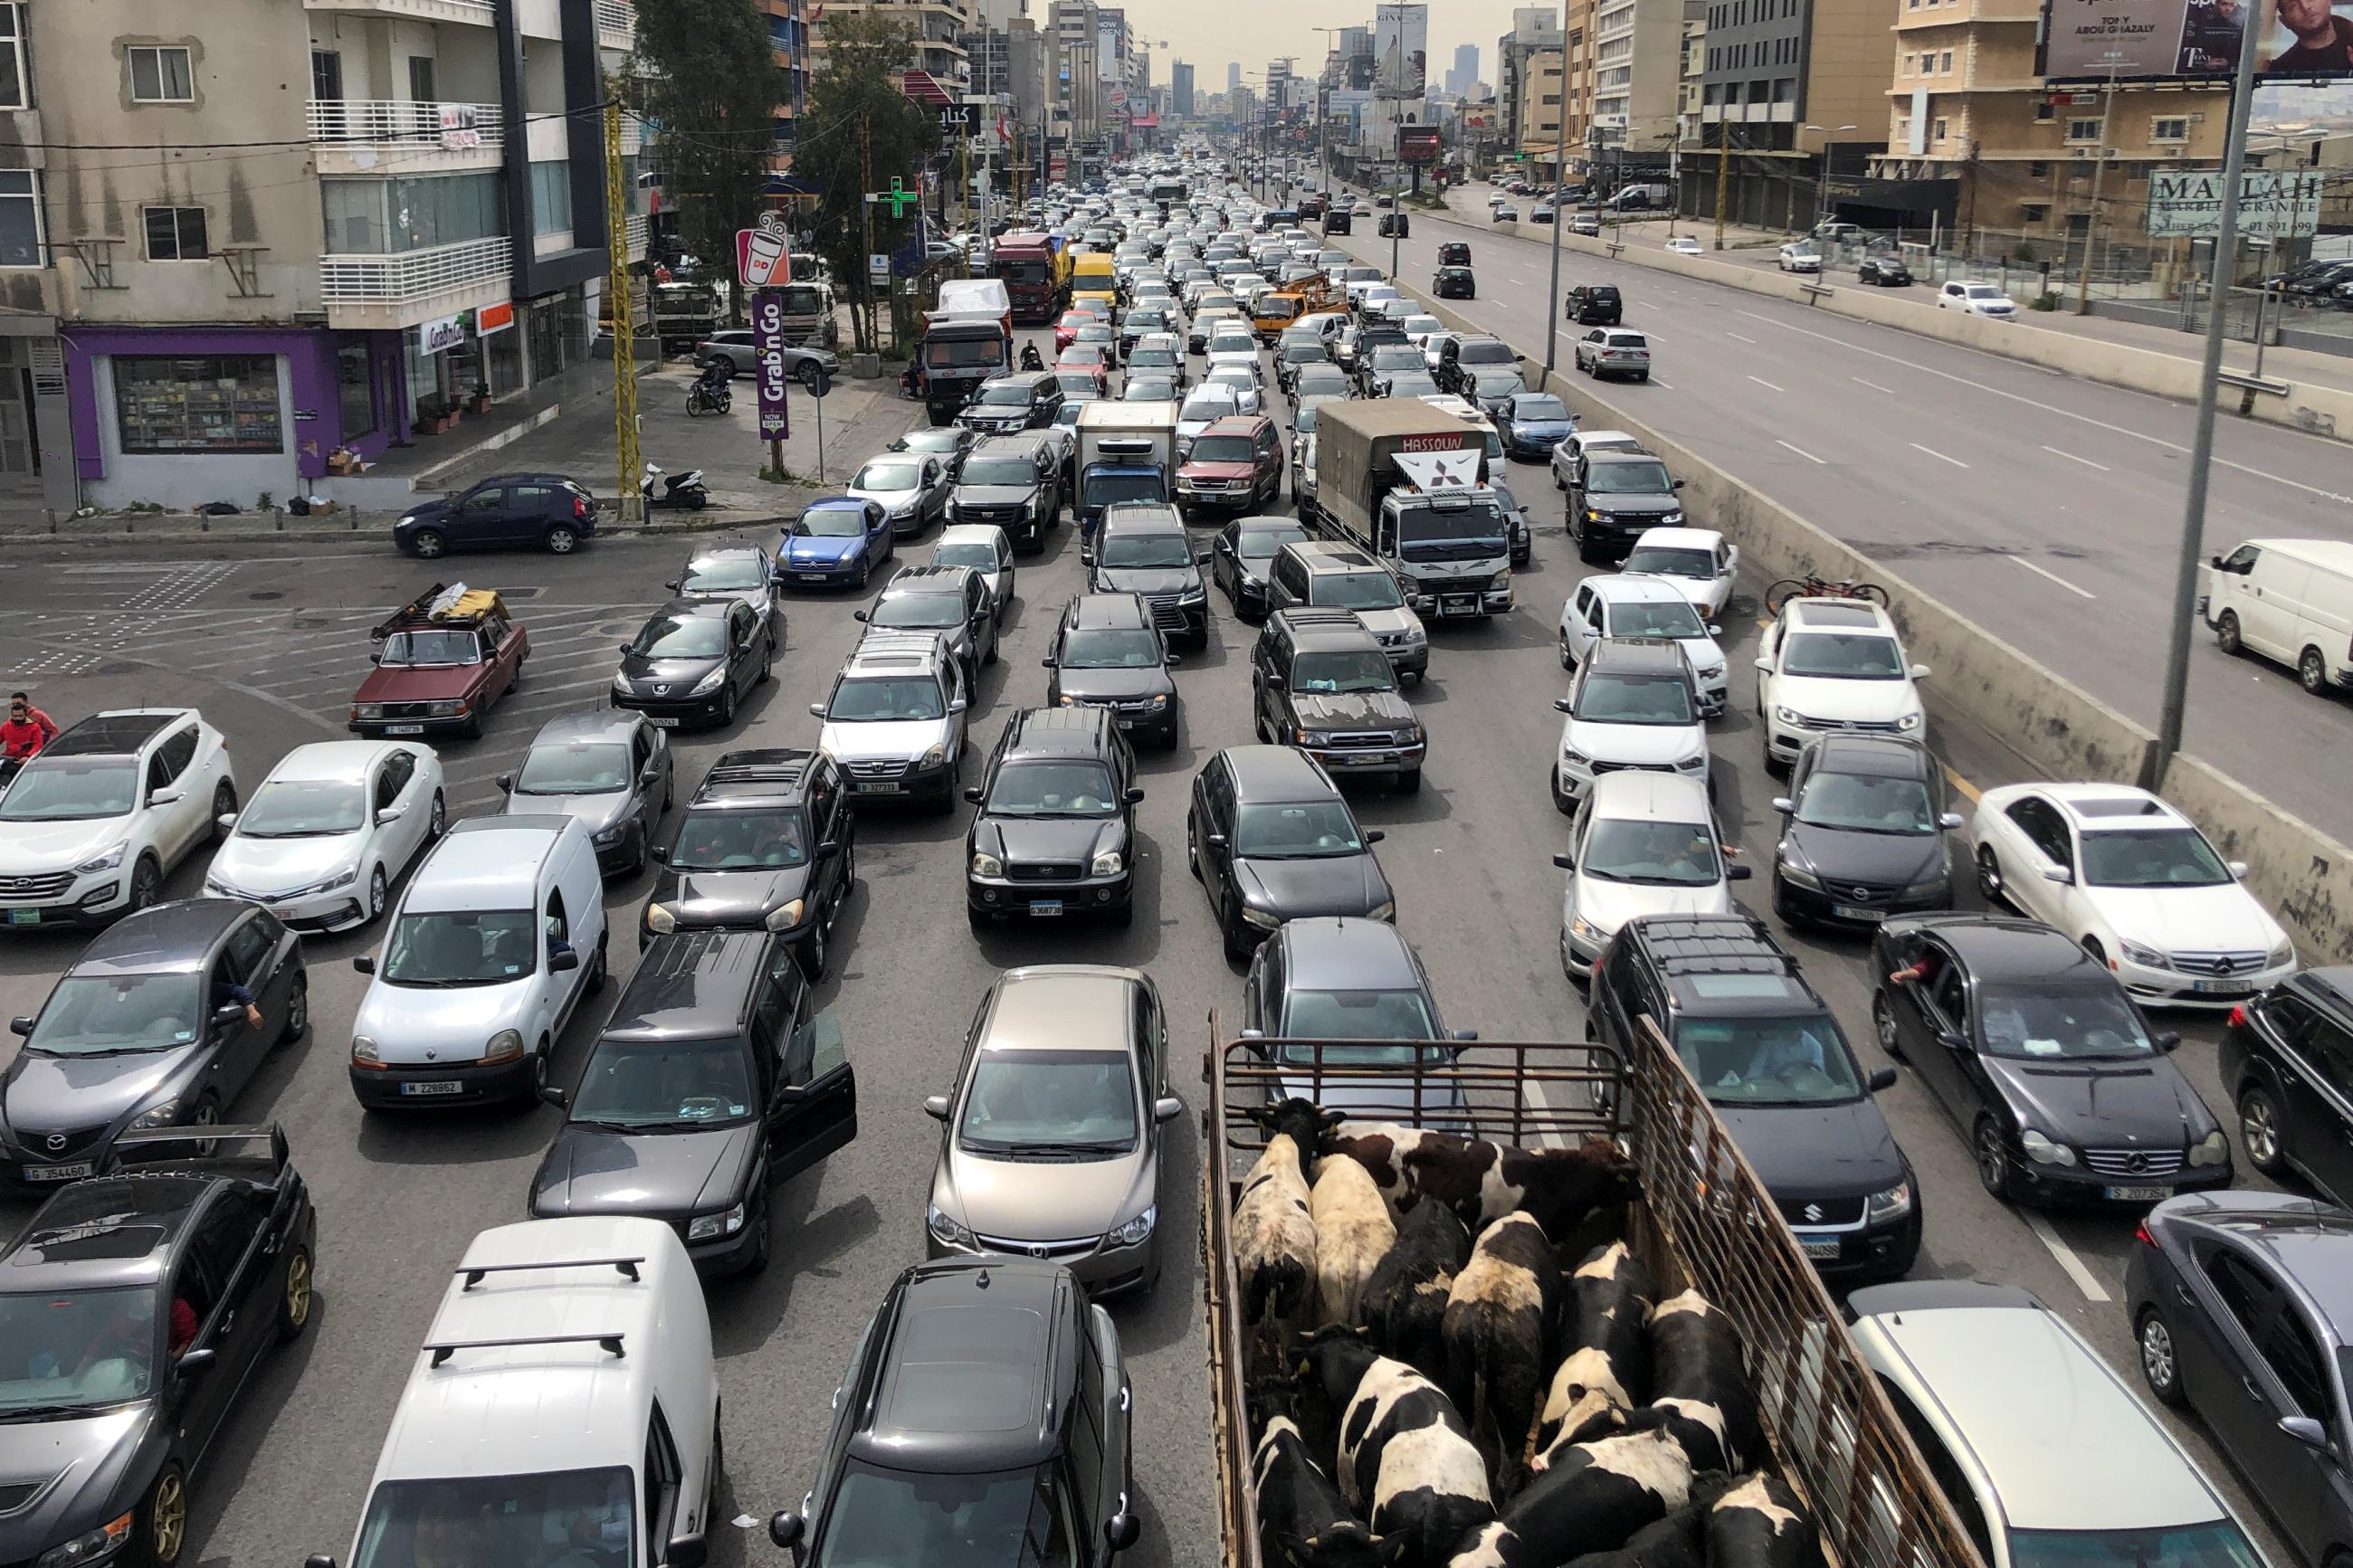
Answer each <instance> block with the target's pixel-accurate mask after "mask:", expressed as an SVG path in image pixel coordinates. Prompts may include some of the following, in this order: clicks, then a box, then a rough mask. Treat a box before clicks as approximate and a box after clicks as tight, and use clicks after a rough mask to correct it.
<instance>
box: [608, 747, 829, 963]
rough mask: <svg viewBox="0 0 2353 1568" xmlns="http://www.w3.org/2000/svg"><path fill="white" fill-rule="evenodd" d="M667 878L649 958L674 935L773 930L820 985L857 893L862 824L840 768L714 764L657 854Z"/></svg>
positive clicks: (815, 762)
mask: <svg viewBox="0 0 2353 1568" xmlns="http://www.w3.org/2000/svg"><path fill="white" fill-rule="evenodd" d="M654 858H655V859H657V860H659V861H660V862H661V866H662V871H661V875H660V876H659V877H657V878H655V879H654V885H653V890H652V891H651V892H650V893H649V894H648V895H647V897H646V906H645V913H644V915H643V916H642V917H641V918H640V921H639V924H638V948H639V949H640V950H641V951H642V950H643V949H644V948H645V946H646V945H647V943H648V942H650V941H651V940H652V939H653V938H654V937H655V936H657V935H659V934H662V933H664V932H669V931H694V930H697V929H702V928H708V927H714V926H715V927H721V928H724V929H728V930H733V931H773V932H775V933H776V935H778V936H781V937H782V938H784V939H785V940H786V942H790V943H792V944H793V948H794V951H795V952H797V953H798V954H799V955H800V961H801V967H802V968H804V969H806V970H807V971H808V974H809V978H810V979H812V980H815V979H817V978H818V977H819V976H821V975H823V974H824V973H825V954H826V945H827V944H828V942H831V941H832V940H833V928H834V925H835V923H836V922H837V921H839V920H840V919H841V910H842V906H843V905H845V904H847V903H848V902H849V894H850V889H853V888H855V887H856V886H857V885H858V819H857V818H856V817H855V816H853V815H851V813H850V811H849V805H848V804H847V802H846V799H845V791H844V790H843V787H842V777H841V765H840V764H839V763H836V762H835V761H834V760H833V759H832V758H831V757H829V756H827V755H826V754H825V753H824V752H804V751H798V750H793V749H789V748H784V747H778V748H776V749H775V750H769V751H756V752H727V753H726V754H724V755H723V756H722V757H721V758H720V759H719V760H718V761H717V762H715V763H712V764H711V771H710V772H709V773H705V774H703V775H702V784H699V785H697V786H696V788H695V791H694V798H693V799H692V800H691V801H689V802H687V805H686V812H685V815H684V816H681V817H680V818H679V823H678V836H677V837H676V838H675V839H674V840H673V841H672V842H671V844H670V847H669V848H667V849H656V850H655V851H654Z"/></svg>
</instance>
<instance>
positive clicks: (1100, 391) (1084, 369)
mask: <svg viewBox="0 0 2353 1568" xmlns="http://www.w3.org/2000/svg"><path fill="white" fill-rule="evenodd" d="M1064 371H1075V372H1077V373H1079V374H1082V375H1092V376H1093V377H1094V378H1095V395H1096V396H1098V397H1108V396H1110V395H1111V352H1110V351H1109V350H1108V349H1106V348H1104V347H1103V345H1102V344H1101V343H1072V344H1071V346H1070V347H1069V348H1067V349H1064V350H1063V351H1062V357H1061V358H1060V359H1058V360H1056V361H1055V362H1054V374H1056V375H1060V374H1062V372H1064ZM1069 385H1070V384H1069V383H1068V382H1065V383H1063V386H1064V389H1065V390H1067V389H1068V387H1069Z"/></svg>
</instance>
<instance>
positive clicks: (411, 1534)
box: [352, 1345, 638, 1568]
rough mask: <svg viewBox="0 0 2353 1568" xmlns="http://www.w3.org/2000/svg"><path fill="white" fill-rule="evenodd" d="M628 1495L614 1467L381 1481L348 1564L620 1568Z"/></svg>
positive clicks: (629, 1516) (630, 1503) (356, 1567)
mask: <svg viewBox="0 0 2353 1568" xmlns="http://www.w3.org/2000/svg"><path fill="white" fill-rule="evenodd" d="M574 1348H575V1350H577V1351H583V1352H594V1351H595V1349H596V1347H594V1346H590V1345H582V1346H576V1347H574ZM510 1353H512V1352H510ZM596 1353H602V1352H596ZM634 1496H635V1493H634V1489H633V1488H632V1486H631V1484H630V1476H629V1471H628V1468H627V1467H626V1466H621V1465H616V1466H612V1467H610V1468H604V1469H593V1470H543V1471H539V1472H537V1473H533V1474H527V1475H519V1476H467V1477H462V1478H455V1477H453V1478H450V1479H438V1480H426V1481H385V1482H382V1483H380V1484H379V1485H378V1486H377V1487H376V1489H375V1495H374V1496H372V1497H370V1498H369V1499H368V1507H367V1517H366V1518H364V1519H363V1520H362V1521H360V1535H359V1543H358V1544H357V1545H356V1546H355V1547H353V1550H352V1568H431V1565H433V1564H438V1563H468V1564H471V1563H544V1564H547V1565H548V1568H555V1565H556V1564H562V1565H563V1568H588V1565H590V1564H607V1563H629V1562H632V1561H634V1560H635V1559H634V1557H633V1555H632V1552H631V1547H630V1542H633V1541H635V1540H636V1539H637V1535H638V1527H637V1512H636V1507H635V1503H634Z"/></svg>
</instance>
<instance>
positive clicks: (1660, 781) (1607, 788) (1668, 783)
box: [1588, 768, 1715, 824]
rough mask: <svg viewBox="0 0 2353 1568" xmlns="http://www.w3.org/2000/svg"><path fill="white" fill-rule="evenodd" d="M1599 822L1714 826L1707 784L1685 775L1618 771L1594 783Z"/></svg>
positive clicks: (1595, 813)
mask: <svg viewBox="0 0 2353 1568" xmlns="http://www.w3.org/2000/svg"><path fill="white" fill-rule="evenodd" d="M1588 799H1589V800H1591V802H1592V803H1593V804H1592V812H1593V816H1594V819H1595V820H1596V821H1599V820H1600V819H1602V818H1604V817H1607V818H1609V819H1611V820H1613V821H1621V822H1691V823H1699V824H1711V823H1713V822H1714V821H1715V813H1714V812H1712V811H1711V810H1710V809H1709V808H1708V804H1707V785H1705V784H1703V783H1701V782H1700V781H1699V780H1698V779H1695V778H1693V777H1691V776H1689V775H1688V774H1684V773H1661V772H1659V771H1658V770H1656V769H1653V768H1619V769H1616V770H1614V771H1612V772H1609V773H1603V774H1601V775H1600V776H1599V777H1598V778H1596V779H1595V780H1594V781H1593V787H1592V791H1591V793H1590V795H1588Z"/></svg>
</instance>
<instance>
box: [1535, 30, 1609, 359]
mask: <svg viewBox="0 0 2353 1568" xmlns="http://www.w3.org/2000/svg"><path fill="white" fill-rule="evenodd" d="M1536 107H1537V108H1539V109H1541V108H1543V107H1544V87H1543V84H1542V83H1541V82H1539V83H1538V84H1537V87H1536ZM1558 107H1559V118H1558V119H1556V120H1555V121H1554V122H1553V140H1552V289H1551V298H1549V299H1548V300H1546V301H1545V381H1546V384H1550V383H1551V380H1552V371H1553V364H1554V363H1555V361H1556V360H1557V359H1558V357H1559V353H1560V193H1561V191H1562V190H1563V189H1564V188H1565V187H1567V184H1568V48H1567V45H1565V44H1564V45H1563V46H1562V47H1561V51H1560V104H1559V106H1558ZM1592 177H1593V172H1592V170H1591V169H1589V168H1588V170H1587V171H1586V178H1587V181H1588V189H1590V188H1591V186H1590V181H1591V179H1592ZM1528 210H1529V211H1530V213H1531V214H1533V213H1534V212H1535V204H1534V203H1530V204H1529V209H1528Z"/></svg>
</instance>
